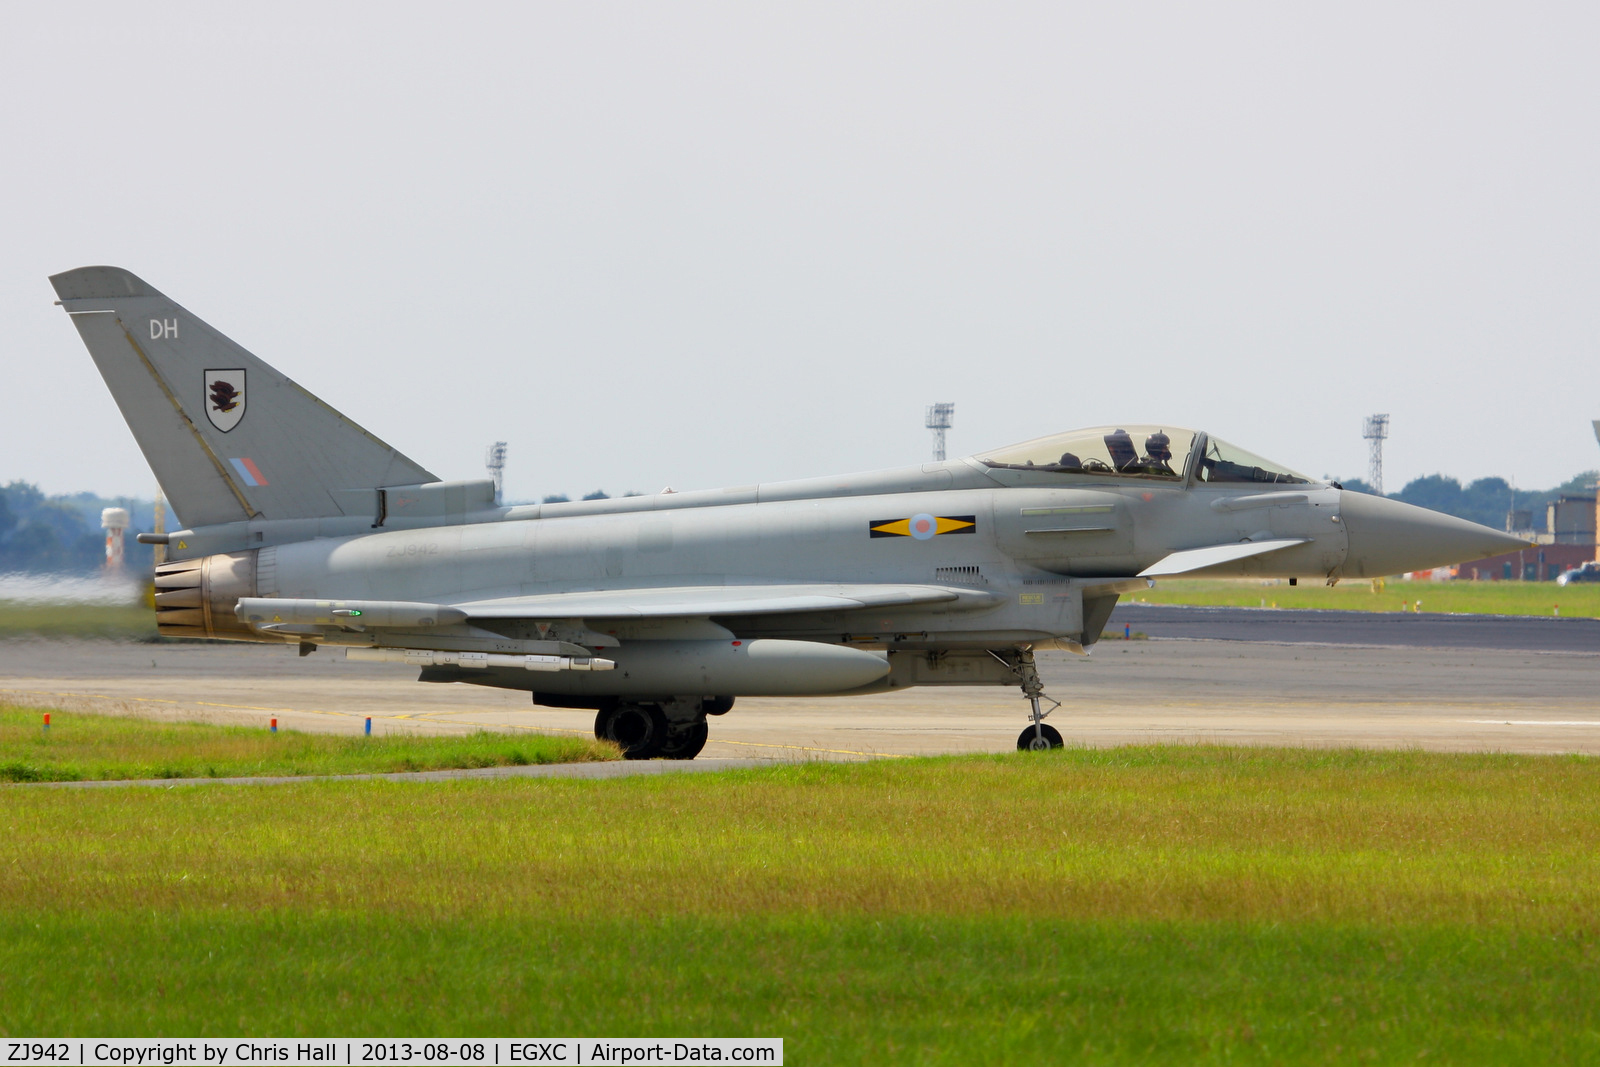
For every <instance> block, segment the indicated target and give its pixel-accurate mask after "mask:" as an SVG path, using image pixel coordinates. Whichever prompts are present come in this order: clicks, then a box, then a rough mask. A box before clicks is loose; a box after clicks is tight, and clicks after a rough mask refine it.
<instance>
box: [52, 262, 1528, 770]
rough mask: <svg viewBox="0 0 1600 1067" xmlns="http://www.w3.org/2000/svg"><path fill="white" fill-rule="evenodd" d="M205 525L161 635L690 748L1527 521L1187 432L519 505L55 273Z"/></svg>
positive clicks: (179, 561)
mask: <svg viewBox="0 0 1600 1067" xmlns="http://www.w3.org/2000/svg"><path fill="white" fill-rule="evenodd" d="M51 282H52V283H53V284H54V286H55V289H56V292H57V294H58V296H59V297H60V301H59V303H60V304H61V305H62V306H63V307H64V308H65V309H66V312H67V314H68V315H69V316H70V317H71V320H72V322H73V324H74V325H75V326H76V327H77V329H78V332H79V334H80V335H81V336H82V339H83V341H84V344H85V345H86V346H87V347H88V349H89V353H90V355H91V356H92V357H93V359H94V361H95V363H96V365H97V366H98V367H99V369H100V372H101V374H102V375H103V376H104V378H105V380H106V384H107V385H108V386H109V387H110V389H111V392H112V394H113V396H114V397H115V399H116V401H117V404H118V406H119V407H120V408H121V410H122V413H123V415H124V417H125V418H126V419H127V421H128V425H129V426H130V427H131V428H132V430H133V434H134V437H135V439H136V440H137V441H138V443H139V447H140V448H141V449H142V450H143V452H144V455H145V457H146V458H147V459H148V460H149V462H150V465H151V467H152V468H153V469H154V470H155V473H156V476H157V478H158V480H159V481H160V483H161V486H162V489H163V490H164V492H165V493H166V495H167V498H168V499H169V500H170V502H171V504H172V507H173V510H174V511H175V512H176V514H177V516H178V519H179V520H180V522H181V523H182V524H183V526H184V529H182V530H179V531H178V532H176V533H171V534H167V535H164V536H159V537H158V536H156V535H141V539H144V540H159V541H160V542H161V543H164V544H165V545H166V546H167V553H168V559H169V562H167V563H166V564H164V565H163V566H161V567H160V568H159V569H158V571H157V573H156V577H155V584H156V595H155V599H156V618H157V622H158V624H159V626H160V629H161V632H162V633H165V634H175V635H183V636H191V637H206V638H216V639H220V640H233V641H267V642H280V643H285V644H288V645H291V646H297V647H298V648H299V650H300V652H301V653H302V654H305V653H307V652H311V651H313V650H316V649H318V648H342V649H344V650H345V654H346V655H348V656H350V657H351V658H366V659H376V660H384V661H392V662H395V663H401V664H410V665H412V666H414V667H416V668H418V669H419V671H420V675H419V676H420V678H421V680H423V681H428V682H470V683H473V684H477V685H490V686H499V687H504V688H512V689H525V690H528V691H529V692H531V693H532V694H533V700H534V702H535V703H536V704H542V705H552V706H558V707H579V708H593V709H594V710H595V711H596V719H595V732H596V734H597V735H598V736H601V737H605V738H610V739H612V740H614V741H616V742H617V743H618V744H620V745H621V746H622V748H623V750H624V752H625V754H626V755H628V756H630V757H632V758H649V757H655V756H663V757H670V758H679V759H687V758H692V757H693V756H694V755H696V754H697V753H698V752H699V751H700V750H701V748H702V747H703V746H704V745H705V743H706V738H707V736H708V729H707V725H706V723H707V716H708V715H718V714H722V713H724V712H726V711H728V710H729V709H730V708H731V707H732V706H733V702H734V698H736V697H739V696H794V695H809V696H823V695H833V694H848V693H874V692H884V691H889V690H896V689H908V688H911V687H914V686H927V685H1008V686H1019V687H1020V688H1021V691H1022V693H1023V695H1024V696H1026V697H1027V698H1028V700H1029V706H1030V708H1031V720H1030V724H1029V726H1028V727H1027V728H1026V729H1025V730H1024V731H1023V734H1022V737H1021V738H1020V739H1019V742H1018V743H1019V745H1021V746H1023V747H1048V746H1050V745H1053V744H1059V743H1060V736H1059V734H1057V733H1056V731H1054V730H1053V729H1052V728H1051V727H1050V726H1049V725H1047V724H1045V723H1044V722H1043V718H1044V716H1045V715H1046V714H1048V712H1047V711H1044V710H1043V706H1042V704H1041V697H1042V687H1041V686H1040V683H1039V677H1038V673H1037V671H1036V670H1035V667H1034V660H1033V654H1034V651H1035V650H1037V649H1040V648H1066V649H1070V650H1072V651H1077V652H1082V651H1084V650H1086V649H1088V648H1089V647H1090V646H1092V645H1093V644H1094V643H1095V641H1096V640H1097V639H1098V638H1099V636H1100V633H1101V631H1102V630H1103V629H1104V628H1105V625H1106V622H1107V619H1108V618H1109V616H1110V614H1111V609H1112V608H1113V607H1114V606H1115V604H1116V602H1117V598H1118V597H1119V596H1120V595H1121V594H1123V593H1125V592H1128V591H1131V590H1134V589H1143V588H1145V587H1147V586H1148V585H1150V584H1152V583H1153V582H1154V581H1155V580H1156V579H1157V578H1159V577H1162V576H1166V575H1176V574H1186V575H1207V576H1209V575H1261V576H1282V577H1292V578H1302V577H1304V578H1313V579H1317V580H1327V581H1337V580H1338V579H1339V578H1341V577H1358V578H1364V577H1376V576H1379V575H1386V574H1394V573H1398V572H1401V571H1406V570H1414V569H1421V568H1426V567H1432V566H1439V565H1443V564H1448V563H1454V562H1460V561H1465V560H1468V559H1477V558H1481V557H1483V556H1488V555H1493V554H1495V553H1498V552H1502V551H1505V550H1506V549H1507V548H1508V547H1512V546H1516V545H1520V544H1521V543H1522V542H1521V541H1519V540H1518V539H1516V538H1512V537H1508V536H1507V535H1505V534H1502V533H1500V532H1498V531H1496V530H1491V529H1489V528H1487V527H1483V526H1478V525H1476V524H1474V523H1469V522H1465V521H1462V520H1460V519H1455V518H1451V517H1448V516H1445V515H1440V514H1437V513H1434V512H1429V511H1425V510H1423V509H1420V508H1414V507H1409V506H1407V505H1404V504H1400V503H1398V502H1395V501H1391V500H1386V499H1383V498H1380V497H1374V496H1368V495H1365V494H1360V493H1353V492H1349V491H1345V490H1342V489H1341V488H1339V486H1337V485H1335V484H1330V483H1327V482H1322V481H1318V480H1316V479H1313V478H1308V477H1306V476H1305V475H1302V474H1297V473H1295V472H1294V471H1292V470H1289V469H1288V468H1286V467H1284V466H1282V465H1281V464H1277V463H1274V462H1272V461H1270V460H1267V459H1263V458H1261V457H1259V456H1255V455H1252V454H1250V453H1248V452H1245V451H1243V450H1242V449H1239V448H1235V447H1234V446H1232V445H1230V444H1228V443H1227V442H1225V441H1223V440H1221V439H1219V438H1216V437H1213V436H1211V435H1210V434H1207V433H1202V432H1195V431H1191V430H1184V429H1179V428H1178V427H1175V426H1169V425H1154V424H1151V425H1135V424H1126V423H1125V424H1120V425H1111V426H1103V427H1097V428H1094V429H1087V430H1076V431H1072V432H1069V433H1062V434H1057V435H1054V436H1050V437H1044V438H1039V439H1037V440H1033V441H1028V442H1024V443H1022V444H1018V445H1013V446H1011V447H1008V448H1001V449H997V450H995V451H993V452H988V453H984V454H980V455H976V456H972V457H968V458H965V459H957V460H951V461H949V462H940V463H930V464H923V465H919V466H914V467H906V468H900V469H893V470H883V471H874V472H871V473H866V474H856V475H849V476H845V477H834V478H821V479H816V480H809V481H791V482H777V483H763V484H760V485H750V486H744V487H740V488H734V489H715V490H705V491H699V492H682V493H661V494H658V495H655V496H637V497H626V498H622V499H613V500H592V501H580V502H573V503H560V504H543V505H518V506H511V507H504V506H500V505H498V504H497V503H496V501H495V498H494V491H493V485H492V483H491V482H489V481H487V480H485V481H455V482H446V481H441V480H439V479H438V478H436V477H435V476H434V475H433V474H431V473H429V472H428V471H427V470H425V469H424V468H422V467H421V466H419V465H418V464H417V463H415V462H413V461H412V460H411V459H409V458H407V457H406V456H404V455H401V454H400V453H399V452H397V451H395V450H394V449H393V448H391V447H390V446H388V445H386V444H384V443H383V442H382V441H380V440H379V439H378V438H376V437H374V436H373V435H372V434H370V433H368V432H367V431H366V430H364V429H362V428H361V427H360V426H358V425H356V424H355V423H354V422H352V421H350V420H349V419H347V418H346V417H345V416H343V415H341V414H340V413H339V412H337V411H335V410H334V409H332V408H331V407H329V406H328V405H326V404H324V403H323V402H321V401H320V400H318V399H317V398H316V397H314V396H312V395H311V394H310V393H309V392H307V391H306V390H305V389H303V388H302V387H300V386H299V385H297V384H296V383H294V382H293V381H290V380H289V379H288V378H286V377H284V376H283V375H282V374H280V373H279V372H278V371H276V370H274V369H273V368H272V367H270V366H268V365H267V364H266V363H264V362H262V361H261V360H259V359H257V358H256V357H255V356H253V355H251V354H250V353H249V352H247V351H245V350H244V349H243V348H241V347H239V346H238V345H237V344H235V343H234V342H232V341H231V340H229V339H228V338H226V337H224V336H223V335H222V334H220V333H218V332H217V331H215V330H214V329H212V328H211V327H210V326H208V325H206V324H205V323H204V322H203V321H201V320H200V319H198V318H196V317H195V316H194V315H192V314H190V313H189V312H188V311H187V310H185V309H184V308H182V307H180V306H179V305H177V304H176V303H174V302H173V301H171V300H170V299H168V298H167V297H165V296H163V295H162V294H161V293H159V292H157V291H156V290H155V289H154V288H152V287H151V286H150V285H148V284H147V283H146V282H144V281H143V280H141V279H140V278H138V277H136V276H134V275H133V274H131V273H129V272H128V271H125V270H121V269H118V268H115V267H83V268H80V269H78V270H72V271H68V272H66V273H64V274H58V275H55V276H54V277H53V278H51Z"/></svg>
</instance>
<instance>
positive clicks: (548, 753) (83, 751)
mask: <svg viewBox="0 0 1600 1067" xmlns="http://www.w3.org/2000/svg"><path fill="white" fill-rule="evenodd" d="M47 710H49V712H50V719H51V723H50V728H49V730H45V729H44V728H43V721H44V713H45V712H46V711H47ZM615 758H616V752H615V748H614V746H609V745H602V744H600V743H599V742H596V741H593V740H591V739H589V738H583V737H551V736H546V735H543V734H515V735H508V734H500V733H489V732H487V731H480V732H477V733H472V734H465V735H453V736H444V737H422V736H417V735H412V734H379V735H377V736H375V737H364V736H356V737H351V736H346V735H332V734H308V733H300V732H298V731H294V730H280V731H278V732H277V733H276V734H274V733H271V732H270V731H268V730H263V729H260V728H259V727H246V726H213V725H208V724H205V723H188V722H151V721H150V720H148V719H138V718H132V717H122V716H113V715H89V714H82V713H78V712H71V711H58V710H54V709H45V708H25V707H16V706H11V705H0V781H5V782H77V781H85V780H91V779H119V778H120V779H128V778H232V777H240V776H247V775H249V776H254V775H273V776H276V775H304V774H370V773H381V772H386V771H427V770H442V769H447V768H458V767H504V766H511V765H520V764H529V763H573V762H579V761H584V760H596V759H615Z"/></svg>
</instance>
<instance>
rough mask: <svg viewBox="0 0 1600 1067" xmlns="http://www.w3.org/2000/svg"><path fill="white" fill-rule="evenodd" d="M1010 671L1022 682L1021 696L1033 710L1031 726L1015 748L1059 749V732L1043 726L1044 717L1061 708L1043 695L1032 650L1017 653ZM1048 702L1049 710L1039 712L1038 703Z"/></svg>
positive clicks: (1019, 738)
mask: <svg viewBox="0 0 1600 1067" xmlns="http://www.w3.org/2000/svg"><path fill="white" fill-rule="evenodd" d="M1012 669H1013V670H1015V671H1016V672H1017V676H1018V677H1019V678H1020V679H1021V680H1022V695H1023V696H1025V697H1027V698H1028V704H1029V706H1030V707H1031V708H1032V709H1033V710H1032V713H1031V715H1030V717H1031V718H1032V719H1033V724H1032V725H1031V726H1029V727H1027V728H1026V729H1025V730H1023V731H1022V733H1021V735H1020V736H1019V737H1018V738H1017V748H1018V749H1019V750H1021V751H1023V752H1044V751H1046V750H1048V749H1052V748H1060V747H1061V746H1062V744H1063V742H1062V740H1061V732H1060V731H1059V730H1057V729H1056V728H1055V727H1054V726H1047V725H1045V721H1044V717H1045V716H1046V715H1049V714H1050V712H1052V711H1054V710H1056V708H1059V707H1060V706H1061V702H1060V701H1058V700H1050V698H1049V697H1047V696H1045V695H1044V683H1043V682H1042V681H1040V680H1039V670H1038V668H1037V667H1035V666H1034V663H1033V650H1032V649H1031V648H1030V649H1026V650H1024V651H1022V652H1019V653H1017V661H1016V663H1014V664H1012ZM1041 700H1050V703H1051V705H1052V706H1051V707H1050V709H1049V710H1047V711H1046V710H1040V707H1039V702H1040V701H1041Z"/></svg>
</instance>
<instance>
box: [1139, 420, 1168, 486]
mask: <svg viewBox="0 0 1600 1067" xmlns="http://www.w3.org/2000/svg"><path fill="white" fill-rule="evenodd" d="M1139 467H1140V468H1141V469H1142V470H1143V471H1144V472H1145V473H1146V474H1170V475H1173V476H1174V477H1176V476H1177V472H1176V471H1174V470H1173V469H1172V438H1170V437H1168V436H1167V435H1166V434H1164V433H1162V432H1161V431H1160V430H1157V431H1156V432H1155V433H1153V434H1151V435H1150V436H1149V437H1146V438H1145V439H1144V458H1143V459H1141V460H1140V461H1139Z"/></svg>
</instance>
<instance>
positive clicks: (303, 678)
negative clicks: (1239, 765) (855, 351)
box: [0, 605, 1600, 773]
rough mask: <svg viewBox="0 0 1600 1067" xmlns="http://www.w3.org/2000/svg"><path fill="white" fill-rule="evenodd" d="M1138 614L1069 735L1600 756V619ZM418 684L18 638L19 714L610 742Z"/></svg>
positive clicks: (975, 729)
mask: <svg viewBox="0 0 1600 1067" xmlns="http://www.w3.org/2000/svg"><path fill="white" fill-rule="evenodd" d="M1330 616H1337V617H1333V618H1330ZM1124 620H1126V621H1127V623H1128V624H1129V625H1130V627H1131V628H1132V629H1134V630H1136V631H1143V632H1145V633H1148V634H1150V636H1151V639H1150V640H1131V641H1123V640H1106V641H1102V642H1101V643H1100V644H1099V645H1098V646H1096V647H1095V649H1094V651H1093V654H1092V655H1091V656H1087V657H1081V656H1073V655H1070V654H1067V653H1054V652H1052V653H1042V654H1041V655H1040V657H1039V660H1040V672H1041V675H1042V676H1043V678H1044V682H1045V685H1046V689H1047V692H1048V693H1049V695H1050V696H1052V697H1053V698H1055V699H1056V700H1059V701H1062V707H1060V708H1059V709H1057V710H1056V711H1054V713H1053V714H1052V715H1051V716H1050V718H1049V722H1050V723H1051V724H1052V725H1054V726H1055V727H1056V728H1057V729H1059V730H1060V731H1061V732H1062V734H1063V735H1064V736H1065V737H1066V738H1067V740H1068V742H1069V743H1075V744H1084V745H1114V744H1128V743H1150V742H1157V741H1161V742H1191V743H1193V742H1214V743H1228V744H1269V745H1311V746H1364V747H1415V748H1425V749H1434V750H1442V751H1515V752H1547V753H1553V752H1582V753H1593V754H1600V637H1597V629H1600V627H1597V625H1596V624H1593V623H1592V622H1591V621H1590V620H1579V619H1570V620H1555V619H1551V620H1544V619H1526V618H1510V617H1502V616H1437V617H1433V616H1428V615H1422V616H1416V617H1415V621H1413V620H1412V617H1398V616H1390V615H1374V614H1368V613H1355V612H1352V613H1348V614H1346V613H1336V612H1302V611H1270V610H1268V611H1260V610H1251V609H1208V608H1169V607H1159V606H1145V605H1138V606H1134V607H1132V608H1126V609H1123V608H1119V609H1118V611H1117V613H1116V615H1115V616H1114V617H1113V626H1116V627H1118V628H1120V626H1121V624H1122V623H1123V622H1124ZM1418 642H1437V644H1419V643H1418ZM415 678H416V674H415V671H414V670H413V669H411V668H407V667H406V666H404V665H402V664H384V663H352V662H349V661H347V660H345V659H344V658H343V657H342V656H340V655H339V654H338V653H337V652H330V651H328V650H322V651H319V652H317V653H315V654H313V655H311V656H308V657H305V658H303V659H302V658H300V657H298V656H297V655H296V654H295V651H294V649H293V648H292V647H283V648H279V647H276V646H268V645H247V644H214V645H213V644H198V643H197V644H156V645H145V644H133V643H116V642H96V641H32V640H13V641H7V642H5V643H4V644H3V645H0V700H5V701H7V702H10V703H20V704H28V705H36V706H42V707H63V708H77V709H82V710H98V711H106V712H124V713H134V714H140V715H147V716H151V717H156V718H171V719H185V720H202V721H214V722H229V723H251V724H256V725H260V726H262V727H266V726H267V723H268V720H269V719H270V718H274V717H276V718H277V719H278V720H279V723H280V724H281V725H282V726H284V727H285V728H292V729H300V730H313V731H326V732H341V733H356V732H359V731H360V730H361V729H362V726H363V720H364V719H365V718H366V717H367V716H369V715H370V716H371V717H372V720H373V731H374V733H385V732H396V731H412V732H422V733H450V732H459V731H470V730H477V729H491V730H533V731H539V732H547V733H566V734H589V733H591V731H592V728H593V713H592V712H585V711H574V710H566V709H556V708H539V707H534V706H533V705H532V704H531V702H530V700H529V698H528V694H526V693H522V692H516V691H512V690H497V689H489V688H484V687H480V686H470V685H462V684H444V685H440V684H423V683H418V682H417V681H416V680H415ZM1026 722H1027V719H1026V702H1025V701H1024V700H1023V699H1022V697H1021V695H1020V693H1019V692H1018V691H1017V690H1016V689H1014V688H1002V687H999V686H995V687H973V688H955V687H951V688H926V689H912V690H906V691H902V692H898V693H892V694H884V695H879V696H865V697H848V698H846V697H832V698H762V699H758V698H740V700H739V702H738V704H737V706H736V707H735V708H734V709H733V710H732V711H731V712H729V713H728V714H727V715H724V716H720V717H717V718H713V719H712V720H711V740H710V742H709V743H708V744H707V746H706V750H705V753H704V754H703V756H702V757H701V760H700V761H696V763H697V764H700V763H702V761H707V762H709V760H711V759H713V758H715V759H718V760H737V761H745V760H751V759H755V760H762V759H766V760H771V759H787V760H794V759H866V758H883V757H888V758H893V757H896V756H909V755H932V754H938V753H959V752H1000V751H1008V750H1011V749H1013V748H1014V747H1015V745H1016V739H1017V735H1018V734H1019V733H1020V732H1021V730H1022V728H1023V726H1024V725H1026ZM608 773H622V772H608ZM628 773H633V772H628Z"/></svg>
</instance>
